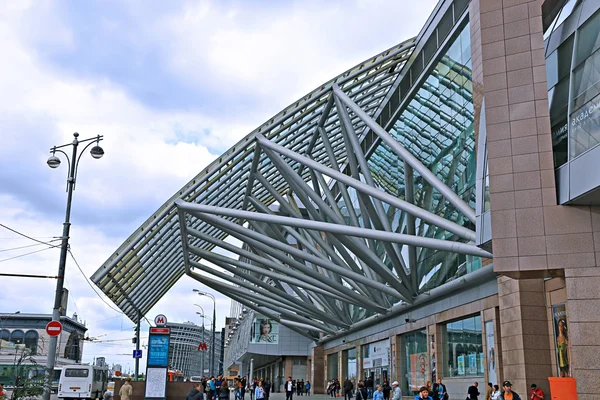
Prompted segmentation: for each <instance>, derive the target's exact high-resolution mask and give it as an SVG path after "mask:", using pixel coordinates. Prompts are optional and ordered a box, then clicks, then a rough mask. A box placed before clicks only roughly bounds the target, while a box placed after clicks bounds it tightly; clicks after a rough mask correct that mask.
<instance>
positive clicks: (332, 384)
mask: <svg viewBox="0 0 600 400" xmlns="http://www.w3.org/2000/svg"><path fill="white" fill-rule="evenodd" d="M327 393H329V397H335V380H332V381H330V382H329V386H328V387H327Z"/></svg>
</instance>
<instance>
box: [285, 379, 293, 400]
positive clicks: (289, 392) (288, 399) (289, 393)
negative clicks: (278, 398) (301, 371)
mask: <svg viewBox="0 0 600 400" xmlns="http://www.w3.org/2000/svg"><path fill="white" fill-rule="evenodd" d="M293 397H294V382H292V377H291V376H288V380H287V382H285V400H292V398H293Z"/></svg>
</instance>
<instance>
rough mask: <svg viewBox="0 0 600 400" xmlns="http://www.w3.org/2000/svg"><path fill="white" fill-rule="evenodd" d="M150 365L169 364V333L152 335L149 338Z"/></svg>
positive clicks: (163, 365)
mask: <svg viewBox="0 0 600 400" xmlns="http://www.w3.org/2000/svg"><path fill="white" fill-rule="evenodd" d="M148 365H152V366H157V367H158V366H160V367H166V366H168V365H169V335H150V338H149V339H148Z"/></svg>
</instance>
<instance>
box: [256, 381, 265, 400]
mask: <svg viewBox="0 0 600 400" xmlns="http://www.w3.org/2000/svg"><path fill="white" fill-rule="evenodd" d="M254 398H255V399H256V400H264V398H265V388H263V385H262V381H258V383H257V384H256V389H254Z"/></svg>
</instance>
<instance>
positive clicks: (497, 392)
mask: <svg viewBox="0 0 600 400" xmlns="http://www.w3.org/2000/svg"><path fill="white" fill-rule="evenodd" d="M501 395H502V392H501V391H500V387H499V386H498V385H494V391H493V392H492V400H499V399H500V396H501Z"/></svg>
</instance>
